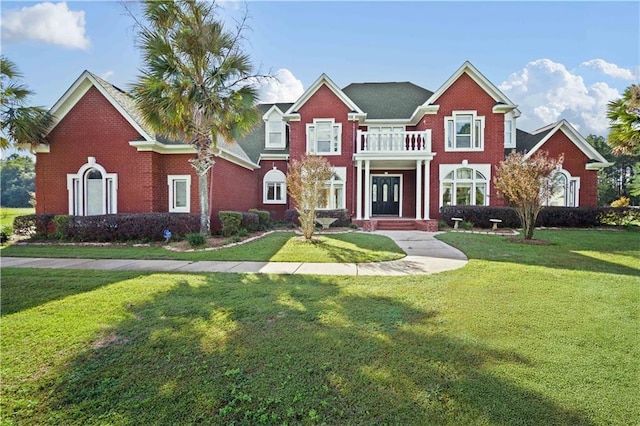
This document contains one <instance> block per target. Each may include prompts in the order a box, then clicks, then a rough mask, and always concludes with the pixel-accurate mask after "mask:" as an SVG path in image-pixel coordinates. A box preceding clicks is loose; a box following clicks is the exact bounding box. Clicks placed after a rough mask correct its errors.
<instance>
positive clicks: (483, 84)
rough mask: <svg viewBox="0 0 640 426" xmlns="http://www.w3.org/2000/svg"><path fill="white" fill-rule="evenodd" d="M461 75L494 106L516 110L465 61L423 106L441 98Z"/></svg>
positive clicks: (502, 94)
mask: <svg viewBox="0 0 640 426" xmlns="http://www.w3.org/2000/svg"><path fill="white" fill-rule="evenodd" d="M463 74H467V75H468V76H469V77H471V79H472V80H473V81H475V82H476V83H477V84H478V85H479V86H480V87H481V88H482V89H483V90H484V91H485V92H487V94H488V95H489V96H491V97H492V98H493V100H495V101H496V104H500V107H501V108H507V109H516V108H517V105H515V104H514V103H513V102H511V100H509V98H507V97H506V95H505V94H504V93H502V92H501V91H500V89H498V88H497V87H496V86H495V85H494V84H493V83H492V82H491V81H489V80H488V79H487V78H486V77H485V76H484V75H482V73H481V72H480V71H478V69H477V68H476V67H474V66H473V65H472V64H471V62H469V61H466V62H465V63H464V64H462V66H461V67H460V68H458V70H457V71H456V72H454V73H453V75H452V76H451V77H449V79H448V80H447V81H445V83H444V84H443V85H442V86H440V88H439V89H438V90H436V91H435V92H434V93H433V94H432V95H431V97H430V98H429V99H428V100H427V101H426V102H425V103H424V105H425V106H426V105H434V104H435V103H436V101H437V100H438V99H439V98H440V96H442V94H443V93H444V92H446V91H447V89H449V87H451V86H452V85H453V83H455V82H456V81H457V80H458V79H459V78H460V77H461V76H462V75H463Z"/></svg>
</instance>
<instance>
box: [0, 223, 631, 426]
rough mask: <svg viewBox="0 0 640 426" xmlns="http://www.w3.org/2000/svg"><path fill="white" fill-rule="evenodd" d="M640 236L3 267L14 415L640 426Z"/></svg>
mask: <svg viewBox="0 0 640 426" xmlns="http://www.w3.org/2000/svg"><path fill="white" fill-rule="evenodd" d="M638 235H639V234H638V233H633V232H608V231H546V232H539V233H538V232H536V237H537V238H544V239H546V240H548V241H550V242H551V243H552V244H551V245H548V246H528V245H521V244H514V243H508V242H506V241H505V240H504V238H502V237H495V236H486V235H473V234H453V233H449V234H443V235H441V236H440V238H442V239H443V240H445V241H448V242H450V243H451V244H454V245H456V246H457V247H459V248H461V249H463V250H464V251H465V252H466V253H467V255H468V256H469V257H470V262H469V264H468V265H467V266H465V267H464V268H462V269H459V270H456V271H450V272H446V273H441V274H437V275H431V276H413V277H402V278H393V277H336V276H333V277H332V276H322V277H320V276H284V275H253V274H246V275H245V274H168V273H140V272H107V271H94V272H91V271H73V270H68V271H65V270H35V269H34V270H28V269H18V268H16V269H12V268H5V269H3V271H2V299H1V301H0V302H1V304H2V305H1V306H0V308H1V312H2V321H0V331H1V332H2V341H1V345H2V348H1V349H2V354H3V362H2V383H3V396H2V398H1V404H2V406H1V409H2V413H3V414H2V417H3V421H4V422H5V423H6V424H65V425H66V424H89V425H91V424H113V425H133V424H194V423H204V424H244V425H256V424H339V425H348V424H402V425H425V424H437V425H441V424H450V425H460V424H464V425H569V424H570V425H600V424H601V425H609V424H616V425H617V424H621V425H627V424H629V425H631V424H638V423H640V408H639V405H638V403H637V402H638V400H640V391H639V390H638V377H639V374H640V365H639V363H640V361H639V360H640V348H639V343H638V342H639V341H640V340H639V337H640V336H639V329H640V327H639V325H640V324H639V318H638V315H639V311H638V306H639V302H640V300H639V298H640V297H639V296H640V245H639V244H638V241H639V239H638Z"/></svg>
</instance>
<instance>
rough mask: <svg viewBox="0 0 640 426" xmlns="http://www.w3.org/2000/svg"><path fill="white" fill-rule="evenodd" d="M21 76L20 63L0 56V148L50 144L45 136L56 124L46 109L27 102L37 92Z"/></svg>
mask: <svg viewBox="0 0 640 426" xmlns="http://www.w3.org/2000/svg"><path fill="white" fill-rule="evenodd" d="M21 78H22V74H21V73H20V71H18V67H17V66H16V64H14V63H13V62H11V61H10V60H9V59H7V58H6V57H5V56H0V82H1V88H0V117H1V119H2V125H1V128H2V134H1V135H0V148H3V149H4V148H9V147H11V146H13V147H15V148H22V147H24V146H29V147H35V146H37V145H39V144H41V143H46V139H45V137H46V135H47V132H48V131H49V128H50V127H51V124H52V123H53V117H52V116H51V115H50V114H49V112H48V111H47V110H46V109H44V108H42V107H36V106H26V105H25V104H26V101H27V98H28V97H29V96H30V95H32V94H33V92H32V91H31V90H29V89H28V88H27V86H25V85H23V84H21V83H20V82H19V79H21Z"/></svg>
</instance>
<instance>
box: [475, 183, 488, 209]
mask: <svg viewBox="0 0 640 426" xmlns="http://www.w3.org/2000/svg"><path fill="white" fill-rule="evenodd" d="M486 196H487V184H485V183H477V184H476V206H484V205H485V200H486Z"/></svg>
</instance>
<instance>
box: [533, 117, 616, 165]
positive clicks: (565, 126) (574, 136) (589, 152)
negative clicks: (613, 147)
mask: <svg viewBox="0 0 640 426" xmlns="http://www.w3.org/2000/svg"><path fill="white" fill-rule="evenodd" d="M551 127H553V130H551V131H550V132H549V133H548V134H547V135H546V136H545V137H544V138H542V140H541V141H540V142H538V143H537V144H536V145H535V146H534V147H533V148H531V151H529V152H527V153H526V154H525V156H524V159H525V160H526V159H527V158H529V157H531V156H532V155H533V154H534V153H535V152H536V151H537V150H539V149H540V148H541V147H542V145H544V144H545V142H547V141H548V140H549V139H550V138H551V136H553V135H554V134H555V133H556V132H557V131H558V129H559V130H561V131H562V133H564V134H565V135H566V136H567V137H568V138H569V140H570V141H571V142H572V143H573V144H574V145H575V146H576V147H577V148H578V149H579V150H580V151H582V153H583V154H584V155H586V156H587V158H589V159H590V160H595V161H597V163H603V164H611V163H609V162H608V161H607V160H606V159H605V158H604V157H603V156H602V155H601V154H600V153H599V152H598V151H596V149H595V148H594V147H592V146H591V145H590V144H589V142H587V141H586V139H585V138H583V137H582V135H581V134H580V133H578V132H577V131H576V129H574V128H573V126H572V125H571V124H570V123H569V122H568V121H567V120H560V121H559V122H558V123H555V124H551V125H549V126H545V127H543V128H541V129H538V130H536V132H535V133H534V134H537V133H540V132H543V131H545V130H548V129H549V128H551ZM597 163H595V164H597ZM592 164H594V163H592ZM605 167H608V166H605Z"/></svg>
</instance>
